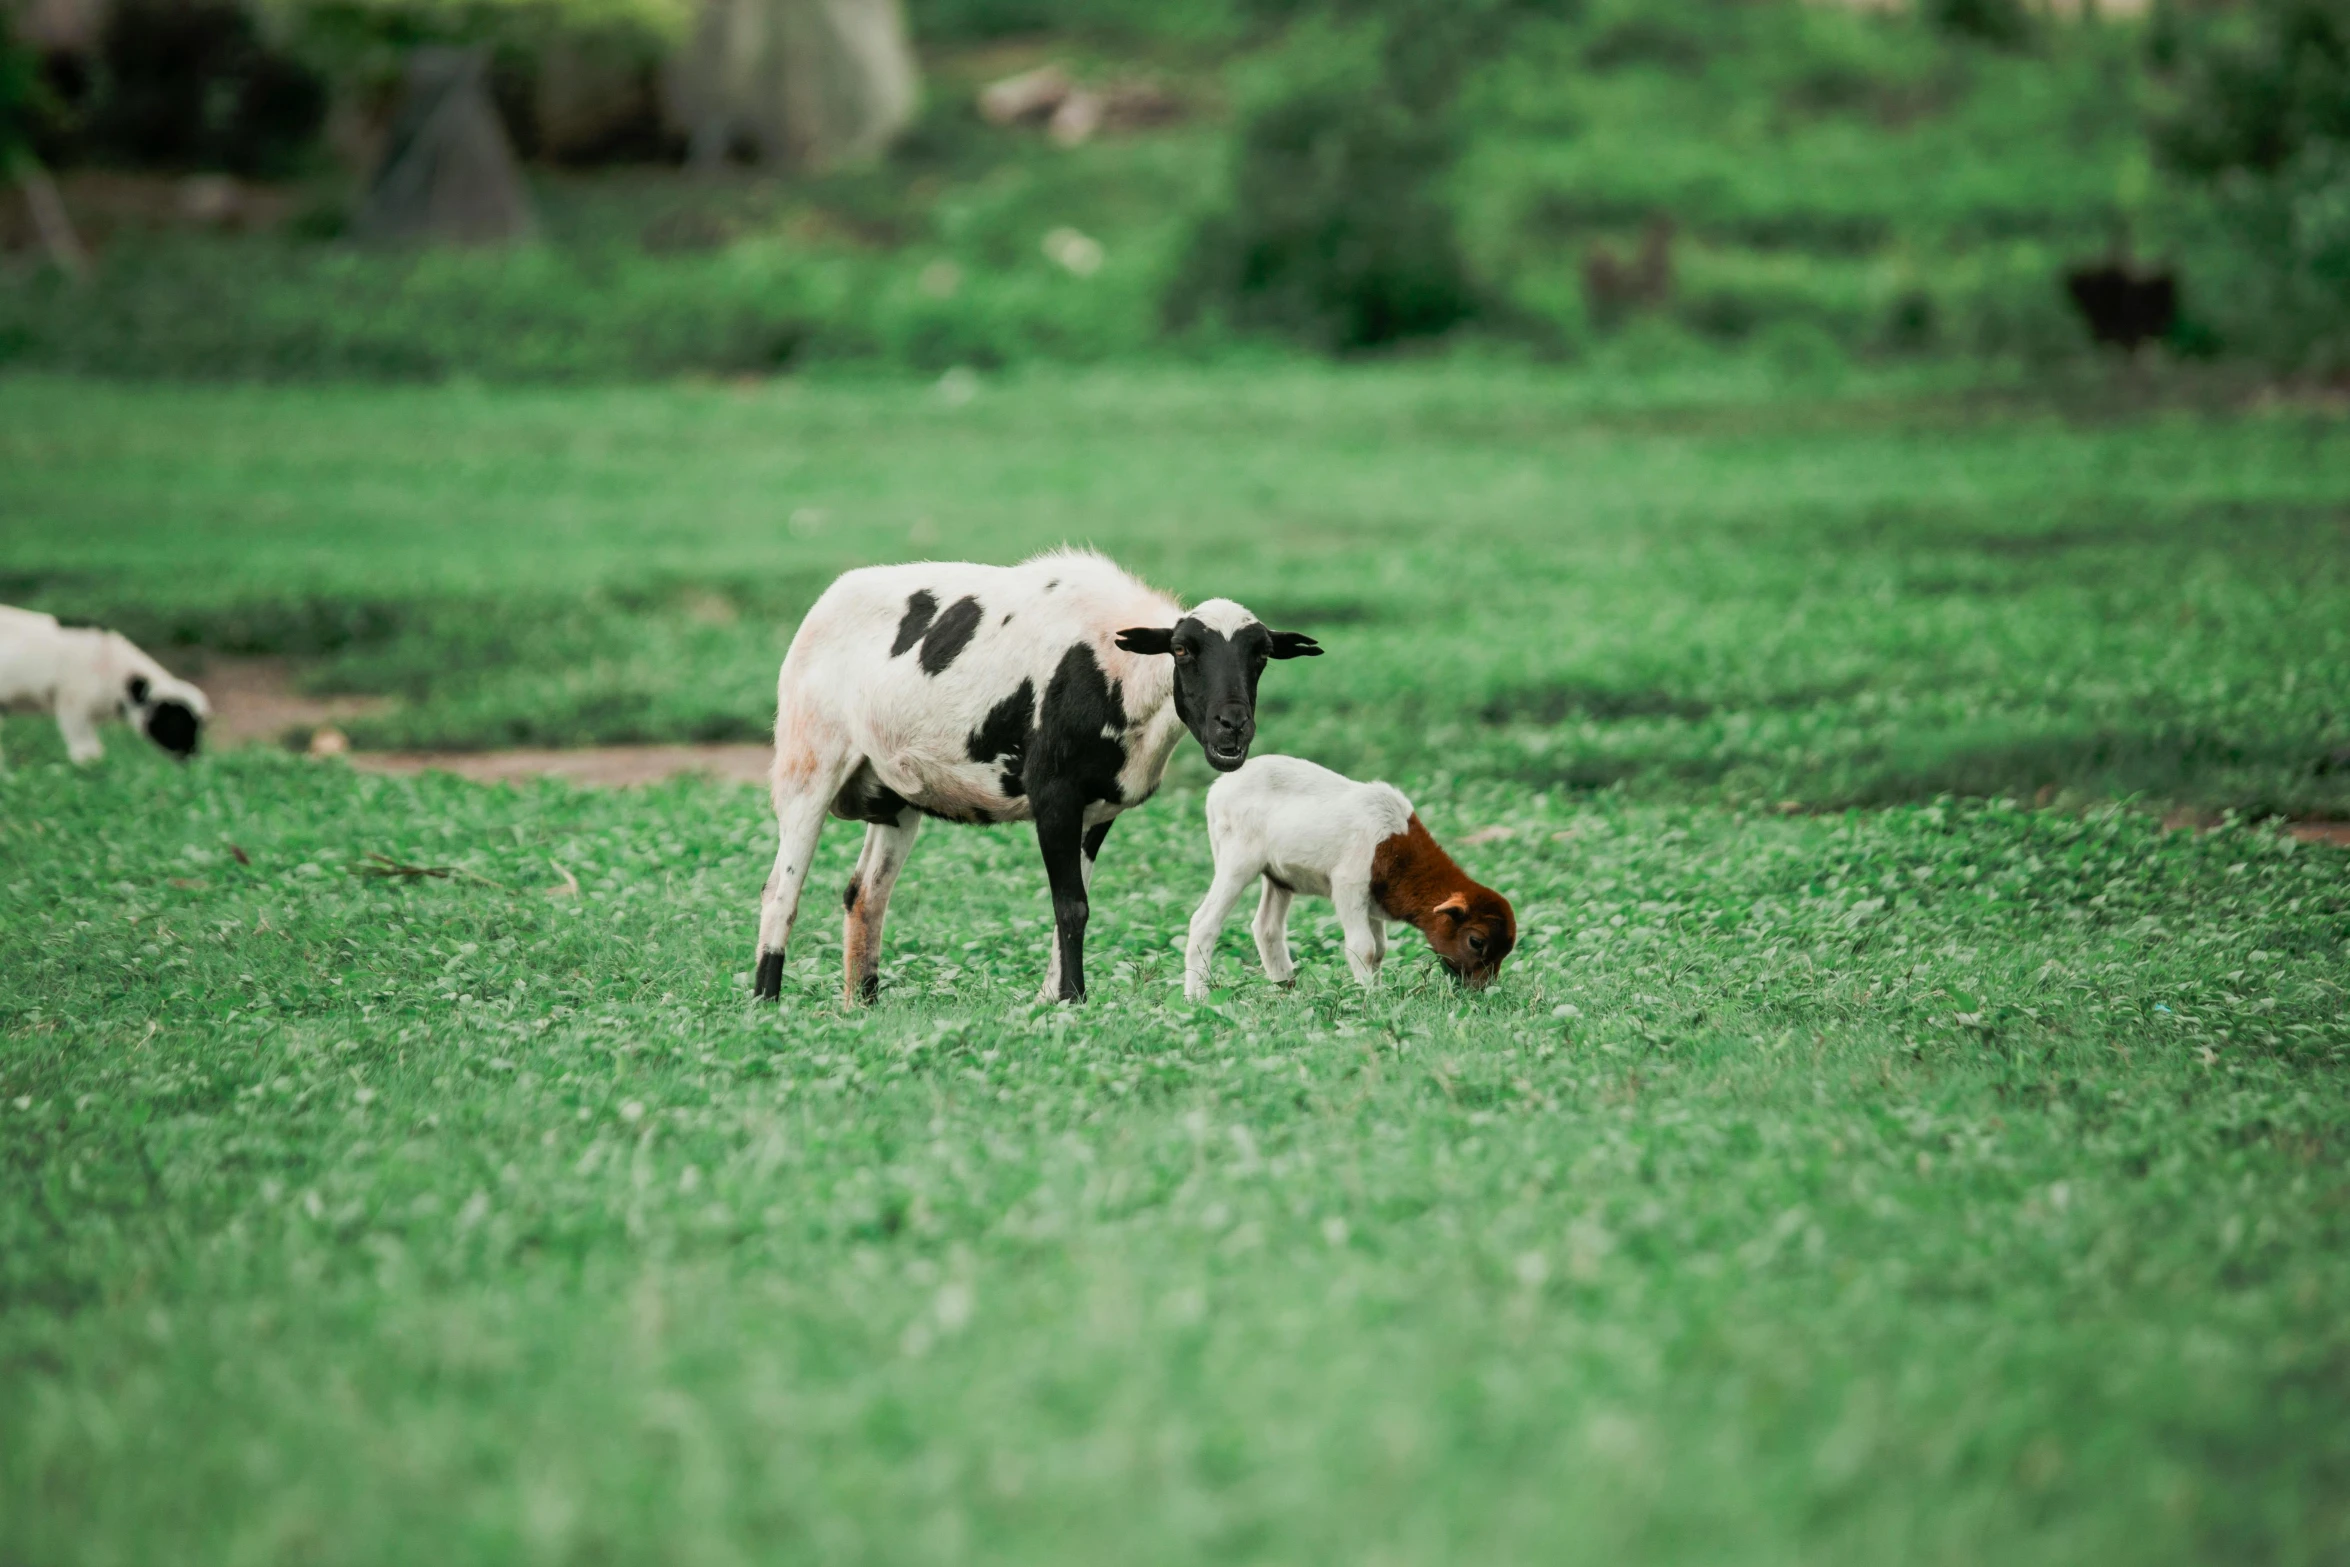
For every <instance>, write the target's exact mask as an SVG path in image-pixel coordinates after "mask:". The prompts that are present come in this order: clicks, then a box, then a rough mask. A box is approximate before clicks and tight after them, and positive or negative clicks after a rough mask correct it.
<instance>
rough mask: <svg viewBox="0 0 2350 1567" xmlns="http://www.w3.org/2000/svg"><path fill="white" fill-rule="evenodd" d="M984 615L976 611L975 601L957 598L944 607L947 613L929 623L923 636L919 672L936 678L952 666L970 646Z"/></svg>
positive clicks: (978, 609) (977, 608)
mask: <svg viewBox="0 0 2350 1567" xmlns="http://www.w3.org/2000/svg"><path fill="white" fill-rule="evenodd" d="M986 617H987V611H985V610H983V609H981V608H980V607H979V600H977V599H975V598H968V597H965V598H959V599H957V600H955V601H954V602H953V603H952V604H949V605H948V606H947V607H946V612H945V613H944V614H942V615H940V616H939V617H938V619H936V620H934V621H932V622H931V623H930V629H929V630H928V631H926V632H924V633H923V634H922V672H923V673H924V674H926V675H935V674H938V673H940V672H941V671H942V670H944V669H945V668H946V667H947V666H948V665H949V664H951V663H953V662H954V661H955V659H956V657H957V655H959V654H960V653H961V652H962V651H963V649H965V648H967V647H969V646H970V645H971V639H972V637H974V636H976V635H977V634H978V632H979V623H980V621H982V620H984V619H985V618H986Z"/></svg>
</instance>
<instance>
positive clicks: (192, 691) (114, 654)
mask: <svg viewBox="0 0 2350 1567" xmlns="http://www.w3.org/2000/svg"><path fill="white" fill-rule="evenodd" d="M134 678H144V679H145V681H146V682H147V687H146V689H147V692H148V695H147V698H146V700H147V702H148V703H154V702H161V701H174V702H179V703H182V704H184V705H185V706H186V707H187V708H188V709H189V710H190V711H191V712H193V713H194V714H195V715H196V717H197V718H198V719H203V718H205V717H207V716H208V715H209V714H210V713H211V711H212V709H211V704H209V703H208V702H206V701H205V700H204V693H203V692H201V691H199V690H197V689H196V688H195V687H194V686H192V685H190V684H188V683H187V682H186V681H184V680H180V679H178V678H176V677H174V676H173V675H172V674H171V673H170V672H169V671H168V670H166V669H165V668H164V667H163V666H162V665H161V664H158V663H157V662H155V660H153V659H152V658H149V657H148V656H147V655H146V654H145V653H143V652H141V651H139V649H138V647H137V646H136V645H134V644H133V643H132V642H131V640H130V638H128V637H126V636H124V635H122V634H121V633H120V632H116V631H100V630H97V629H95V628H92V627H78V626H61V625H59V624H58V623H57V617H56V616H54V615H44V614H41V613H39V612H37V611H34V610H29V609H11V608H9V607H7V606H6V605H0V708H9V707H22V708H34V709H38V710H40V711H43V712H47V713H51V714H53V715H55V717H56V719H57V728H58V732H59V733H60V734H62V735H63V736H64V737H65V754H66V755H67V756H69V757H71V758H72V759H73V760H74V761H76V762H94V761H96V760H97V759H98V758H99V757H101V756H103V755H104V754H105V753H106V747H105V745H104V744H103V743H102V742H101V741H100V740H99V738H98V726H99V725H100V724H101V723H104V722H105V721H106V720H107V719H108V718H110V717H116V716H121V717H125V718H131V719H133V721H135V716H136V712H137V709H138V706H139V704H137V703H135V702H134V701H133V700H132V699H131V698H130V696H129V694H128V693H129V688H130V684H131V682H132V680H133V679H134Z"/></svg>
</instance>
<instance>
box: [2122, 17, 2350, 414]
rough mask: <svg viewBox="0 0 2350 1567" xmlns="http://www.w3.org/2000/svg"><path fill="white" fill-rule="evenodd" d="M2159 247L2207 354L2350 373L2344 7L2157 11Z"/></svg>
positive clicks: (2347, 31)
mask: <svg viewBox="0 0 2350 1567" xmlns="http://www.w3.org/2000/svg"><path fill="white" fill-rule="evenodd" d="M2149 52H2150V54H2151V56H2152V58H2153V62H2154V64H2155V67H2156V73H2157V83H2158V86H2159V88H2160V90H2161V93H2162V97H2163V100H2164V101H2163V106H2162V107H2161V109H2160V110H2159V111H2158V112H2157V115H2156V119H2155V128H2154V147H2155V151H2156V154H2157V156H2158V157H2159V159H2160V161H2161V163H2162V165H2163V167H2164V168H2165V170H2166V171H2167V172H2168V173H2169V174H2170V175H2171V176H2172V178H2173V181H2174V189H2173V191H2172V193H2171V199H2170V200H2169V201H2168V202H2166V203H2165V204H2164V205H2163V206H2162V208H2161V209H2160V210H2159V212H2158V213H2157V225H2158V227H2157V239H2158V242H2159V243H2161V244H2163V245H2164V246H2165V247H2166V248H2168V249H2170V250H2172V251H2174V252H2175V253H2176V254H2177V255H2178V256H2179V257H2180V258H2181V260H2182V262H2183V264H2184V266H2185V268H2186V271H2187V279H2188V284H2189V287H2190V289H2191V290H2192V292H2191V293H2190V296H2189V308H2190V310H2191V311H2192V312H2193V315H2194V318H2195V320H2196V322H2197V324H2198V326H2199V327H2201V328H2202V330H2203V332H2204V333H2205V334H2207V336H2208V346H2209V347H2210V348H2211V349H2213V350H2217V351H2234V352H2239V353H2245V354H2249V355H2252V356H2255V357H2257V358H2259V359H2262V360H2264V361H2266V362H2268V363H2271V364H2274V365H2278V366H2281V367H2284V368H2288V369H2297V370H2306V371H2314V372H2318V373H2321V374H2330V375H2339V374H2341V373H2343V372H2344V371H2346V370H2350V0H2257V3H2255V4H2251V5H2248V6H2244V7H2239V8H2231V9H2228V10H2224V11H2219V12H2200V11H2199V12H2192V13H2189V12H2182V11H2169V12H2165V13H2164V14H2163V15H2162V16H2161V17H2160V18H2159V20H2158V24H2157V26H2156V28H2155V29H2154V31H2153V33H2152V36H2151V37H2150V39H2149Z"/></svg>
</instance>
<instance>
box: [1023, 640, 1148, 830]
mask: <svg viewBox="0 0 2350 1567" xmlns="http://www.w3.org/2000/svg"><path fill="white" fill-rule="evenodd" d="M1125 732H1126V707H1125V703H1124V702H1123V700H1122V692H1121V690H1120V687H1119V684H1118V682H1117V681H1115V680H1112V679H1110V678H1109V677H1108V676H1106V675H1104V674H1103V673H1102V666H1101V662H1100V660H1098V659H1096V658H1095V657H1094V656H1093V649H1092V647H1091V646H1089V645H1088V644H1086V643H1083V642H1079V643H1075V644H1073V645H1072V646H1071V647H1070V649H1069V651H1068V652H1066V653H1063V654H1062V655H1061V662H1060V665H1059V667H1057V668H1056V669H1054V671H1053V678H1052V679H1051V680H1050V681H1048V682H1047V683H1046V685H1045V688H1044V706H1043V708H1042V709H1041V710H1040V711H1039V713H1038V715H1037V721H1036V732H1035V733H1034V734H1033V735H1032V736H1031V737H1030V739H1029V742H1028V766H1027V768H1026V771H1025V773H1024V775H1023V776H1024V777H1025V780H1026V782H1027V784H1028V792H1029V793H1030V794H1031V795H1035V794H1036V793H1037V792H1038V790H1039V785H1040V784H1045V785H1051V786H1055V787H1056V788H1057V789H1058V790H1059V791H1068V792H1074V794H1075V795H1076V797H1077V798H1078V799H1080V800H1083V801H1087V802H1091V801H1095V800H1107V801H1109V802H1111V803H1112V804H1124V803H1125V801H1124V798H1123V796H1122V795H1121V794H1120V793H1119V790H1118V774H1119V773H1121V772H1123V771H1124V770H1125V767H1126V745H1125V742H1124V740H1123V739H1122V738H1120V737H1121V736H1123V735H1124V734H1125Z"/></svg>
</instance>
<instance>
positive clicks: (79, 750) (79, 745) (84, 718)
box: [57, 706, 106, 766]
mask: <svg viewBox="0 0 2350 1567" xmlns="http://www.w3.org/2000/svg"><path fill="white" fill-rule="evenodd" d="M57 732H58V733H59V734H60V735H63V736H64V737H65V755H66V758H67V760H69V761H71V762H73V763H75V764H76V765H77V766H78V765H80V764H82V763H85V762H94V761H96V760H98V758H99V757H101V756H104V755H105V754H106V746H105V743H104V742H103V741H101V740H100V739H99V738H98V721H97V719H96V718H94V717H93V716H91V714H90V713H88V712H87V711H85V710H84V709H82V708H78V707H64V706H60V707H59V708H58V709H57Z"/></svg>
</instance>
